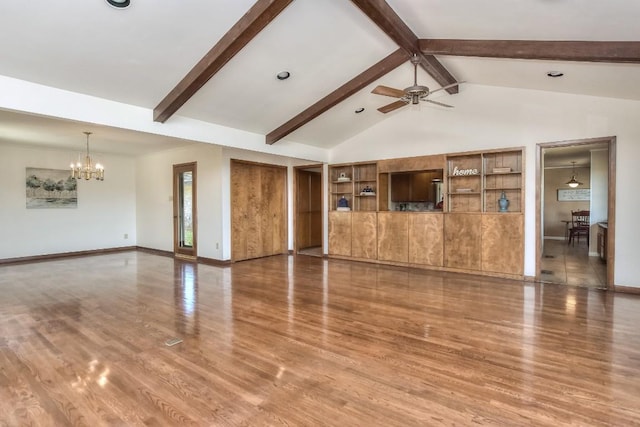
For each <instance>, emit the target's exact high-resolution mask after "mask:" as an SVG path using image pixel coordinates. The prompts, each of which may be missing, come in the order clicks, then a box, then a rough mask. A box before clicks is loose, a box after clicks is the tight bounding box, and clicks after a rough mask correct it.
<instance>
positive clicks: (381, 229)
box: [378, 212, 409, 262]
mask: <svg viewBox="0 0 640 427" xmlns="http://www.w3.org/2000/svg"><path fill="white" fill-rule="evenodd" d="M408 218H409V217H408V215H407V214H405V213H396V212H378V259H379V260H382V261H396V262H408V261H409V220H408Z"/></svg>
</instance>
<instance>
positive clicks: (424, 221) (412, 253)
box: [408, 213, 444, 267]
mask: <svg viewBox="0 0 640 427" xmlns="http://www.w3.org/2000/svg"><path fill="white" fill-rule="evenodd" d="M408 216H409V262H410V263H411V264H420V265H428V266H434V267H442V266H443V264H444V244H443V241H444V240H443V236H442V233H443V216H442V214H436V213H411V214H408Z"/></svg>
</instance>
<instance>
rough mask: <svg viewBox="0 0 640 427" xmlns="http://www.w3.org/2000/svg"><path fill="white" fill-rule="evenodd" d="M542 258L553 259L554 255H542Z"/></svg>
mask: <svg viewBox="0 0 640 427" xmlns="http://www.w3.org/2000/svg"><path fill="white" fill-rule="evenodd" d="M542 257H543V258H555V257H556V256H555V255H543V256H542Z"/></svg>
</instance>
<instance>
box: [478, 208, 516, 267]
mask: <svg viewBox="0 0 640 427" xmlns="http://www.w3.org/2000/svg"><path fill="white" fill-rule="evenodd" d="M482 270H483V271H490V272H497V273H508V274H520V275H521V274H524V224H523V217H522V215H521V214H505V213H501V214H500V213H498V214H484V215H483V216H482Z"/></svg>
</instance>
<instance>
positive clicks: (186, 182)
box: [173, 162, 198, 259]
mask: <svg viewBox="0 0 640 427" xmlns="http://www.w3.org/2000/svg"><path fill="white" fill-rule="evenodd" d="M197 193H198V192H197V163H196V162H193V163H182V164H178V165H173V252H174V255H175V256H177V257H180V258H189V259H196V258H197V257H198V250H197V248H198V226H197V224H198V218H197V212H198V209H197V206H198V203H197Z"/></svg>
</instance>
